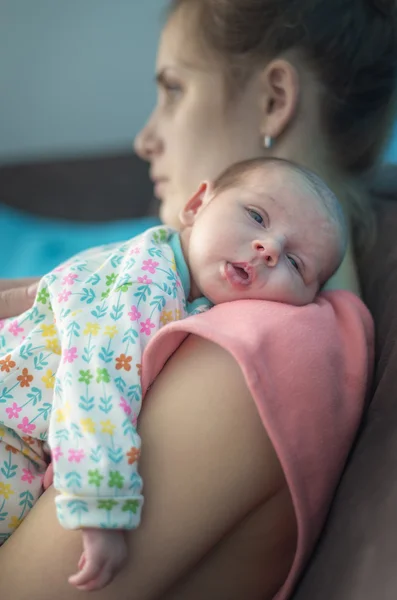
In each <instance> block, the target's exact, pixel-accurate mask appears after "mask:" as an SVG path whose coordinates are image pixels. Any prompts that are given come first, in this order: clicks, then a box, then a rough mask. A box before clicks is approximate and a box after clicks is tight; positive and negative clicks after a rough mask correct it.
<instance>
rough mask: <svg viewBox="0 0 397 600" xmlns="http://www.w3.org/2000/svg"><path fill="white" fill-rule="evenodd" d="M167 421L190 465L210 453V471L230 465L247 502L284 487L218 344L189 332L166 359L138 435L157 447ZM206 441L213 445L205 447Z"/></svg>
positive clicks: (234, 368) (236, 370)
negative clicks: (237, 475)
mask: <svg viewBox="0 0 397 600" xmlns="http://www.w3.org/2000/svg"><path fill="white" fill-rule="evenodd" d="M165 424H169V431H170V435H171V431H172V435H173V436H175V435H178V436H179V441H178V442H175V444H174V445H175V447H178V448H182V446H183V447H184V452H185V453H186V454H185V458H186V460H187V461H190V462H191V464H194V463H195V462H197V461H198V460H200V457H201V460H202V461H205V458H206V457H207V456H208V460H209V457H210V454H213V455H214V456H216V457H217V459H216V460H212V464H213V468H214V469H216V466H217V464H218V463H222V464H223V465H224V464H226V465H228V464H230V465H233V467H232V468H233V471H234V473H235V474H236V473H239V477H240V476H241V477H243V479H244V480H245V481H246V485H247V488H246V494H245V500H246V501H247V502H249V501H250V500H249V497H250V493H252V497H251V501H252V502H253V503H254V504H256V503H257V502H258V500H259V501H260V499H261V498H262V499H266V498H267V497H269V496H270V495H272V494H274V493H276V492H277V491H278V490H279V489H280V488H281V487H284V485H285V479H284V474H283V472H282V469H281V466H280V463H279V461H278V458H277V455H276V453H275V451H274V448H273V446H272V444H271V441H270V439H269V437H268V435H267V432H266V430H265V428H264V426H263V423H262V421H261V419H260V417H259V414H258V411H257V409H256V406H255V403H254V400H253V398H252V396H251V393H250V391H249V389H248V386H247V383H246V381H245V378H244V375H243V373H242V371H241V369H240V366H239V365H238V363H237V362H236V360H235V359H234V358H233V356H232V355H231V354H230V353H229V352H228V351H227V350H225V349H224V348H222V347H221V346H219V345H217V344H214V343H213V342H210V341H208V340H206V339H203V338H201V337H198V336H195V335H190V336H189V337H188V338H187V339H186V340H185V342H184V343H183V344H182V345H181V346H180V347H179V349H178V350H177V351H176V352H175V353H174V355H173V356H172V357H171V358H170V359H169V360H168V362H167V364H166V365H165V367H164V368H163V370H162V371H161V373H160V374H159V375H158V377H157V379H156V380H155V382H154V384H153V386H152V387H151V389H150V390H149V392H148V394H147V397H146V398H145V401H144V403H143V410H142V413H141V417H140V433H141V435H142V439H144V440H146V442H147V445H148V446H151V447H152V448H153V447H155V439H156V438H157V436H158V435H159V430H160V429H161V431H162V432H163V433H162V435H165V434H164V430H165V429H167V428H166V427H165ZM185 436H188V438H189V442H188V441H187V440H185ZM148 440H149V441H148ZM150 441H152V442H153V445H151V444H150ZM206 441H207V443H209V444H211V447H210V448H207V449H206V450H205V451H204V444H205V442H206ZM197 444H198V445H199V446H200V447H201V452H202V453H201V455H199V456H197V447H198V446H197ZM148 452H149V451H148ZM142 460H145V458H144V456H142ZM147 460H150V458H149V457H148V458H147ZM202 467H203V468H205V467H206V465H205V464H202ZM222 483H225V480H223V482H222ZM240 483H241V484H242V483H243V481H242V479H241V480H240ZM226 488H227V485H225V486H224V489H226ZM242 489H244V488H243V487H242ZM245 509H249V507H248V506H245Z"/></svg>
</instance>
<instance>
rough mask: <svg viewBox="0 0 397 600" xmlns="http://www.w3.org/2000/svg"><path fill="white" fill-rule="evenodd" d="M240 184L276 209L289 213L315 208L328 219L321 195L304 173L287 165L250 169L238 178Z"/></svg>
mask: <svg viewBox="0 0 397 600" xmlns="http://www.w3.org/2000/svg"><path fill="white" fill-rule="evenodd" d="M239 183H240V184H241V185H242V186H243V187H245V188H246V189H247V191H249V192H251V193H255V195H257V196H258V197H259V198H260V197H263V199H264V201H268V200H271V201H272V202H273V203H274V204H275V205H276V206H277V205H278V206H279V207H284V208H286V209H288V208H289V209H291V213H292V212H294V210H293V209H294V208H296V207H297V206H298V207H299V208H303V205H305V207H306V208H307V209H308V210H310V209H313V210H315V209H316V208H317V209H319V210H320V212H321V213H324V216H326V215H327V213H328V211H326V206H325V204H324V201H323V197H322V194H321V193H320V191H319V190H317V189H316V187H315V186H314V185H313V184H312V183H311V182H310V181H308V179H307V178H306V177H305V175H304V174H303V173H300V172H299V171H297V170H295V169H293V168H292V167H289V166H286V165H283V164H282V165H278V164H270V165H264V166H260V167H256V168H254V169H252V171H250V172H247V173H244V174H242V175H241V177H240V181H239Z"/></svg>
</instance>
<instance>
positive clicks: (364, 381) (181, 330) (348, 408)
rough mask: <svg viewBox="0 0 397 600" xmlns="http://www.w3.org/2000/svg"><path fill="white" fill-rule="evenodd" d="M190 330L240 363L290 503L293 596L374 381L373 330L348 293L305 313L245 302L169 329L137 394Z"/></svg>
mask: <svg viewBox="0 0 397 600" xmlns="http://www.w3.org/2000/svg"><path fill="white" fill-rule="evenodd" d="M189 333H194V334H196V335H199V336H201V337H204V338H207V339H209V340H211V341H213V342H215V343H217V344H219V345H221V346H223V347H224V348H225V349H227V350H228V351H229V352H230V353H231V354H232V355H233V356H234V357H235V359H236V361H237V362H238V364H239V365H240V367H241V369H242V371H243V373H244V376H245V378H246V381H247V385H248V387H249V389H250V391H251V393H252V396H253V399H254V401H255V404H256V406H257V409H258V412H259V415H260V418H261V420H262V422H263V425H264V427H265V428H266V430H267V432H268V434H269V436H270V439H271V440H272V443H273V445H274V447H275V449H276V452H277V454H278V457H279V459H280V462H281V465H282V467H283V469H284V472H285V476H286V479H287V483H288V485H289V488H290V491H291V496H292V499H293V503H294V507H295V512H296V518H297V524H298V543H297V550H296V555H295V560H294V563H293V565H292V568H291V571H290V574H289V577H288V579H287V581H286V582H285V584H284V586H283V587H282V589H281V590H280V591H279V592H278V594H277V595H276V597H275V598H276V600H285V599H286V598H288V597H289V596H290V594H291V592H292V589H293V587H294V585H295V583H296V580H297V578H298V576H299V574H300V572H301V570H302V568H303V567H304V565H305V563H306V561H307V559H308V557H309V555H310V553H311V551H312V550H313V546H314V544H315V542H316V540H317V538H318V536H319V533H320V531H321V528H322V526H323V524H324V520H325V518H326V514H327V511H328V509H329V505H330V502H331V499H332V495H333V492H334V489H335V486H336V485H337V482H338V479H339V477H340V475H341V472H342V469H343V467H344V464H345V461H346V458H347V455H348V452H349V449H350V447H351V445H352V442H353V440H354V437H355V434H356V432H357V428H358V425H359V423H360V419H361V416H362V412H363V407H364V402H365V397H366V393H367V391H368V386H369V384H370V378H371V372H372V360H373V323H372V319H371V316H370V314H369V312H368V311H367V309H366V308H365V306H364V305H363V303H362V302H361V301H360V300H359V299H358V298H357V297H356V296H354V295H353V294H351V293H349V292H342V291H338V292H327V293H325V294H322V295H321V296H320V297H319V298H318V300H317V301H316V302H315V303H313V304H310V305H309V306H304V307H292V306H287V305H283V304H278V303H273V302H263V301H257V300H242V301H239V302H232V303H229V304H223V305H219V306H216V307H214V308H213V309H211V310H210V311H209V312H207V313H205V314H202V315H198V316H194V317H190V318H188V319H186V320H184V321H178V322H175V323H171V324H170V325H167V326H166V327H165V328H163V329H162V330H160V332H159V333H158V334H157V335H156V336H155V337H154V338H153V340H152V341H151V342H150V343H149V345H148V347H147V349H146V351H145V354H144V356H143V361H142V362H143V368H142V372H143V392H144V393H145V392H146V390H147V388H148V386H149V385H150V384H151V382H152V381H153V380H154V378H155V377H156V375H157V374H158V373H159V371H160V370H161V368H162V367H163V365H164V364H165V362H166V361H167V360H168V358H169V357H170V356H171V355H172V354H173V352H174V351H175V350H176V348H177V347H178V346H179V345H180V344H181V343H182V341H183V340H184V339H185V338H186V336H187V335H188V334H189Z"/></svg>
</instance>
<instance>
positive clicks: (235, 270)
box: [223, 262, 255, 288]
mask: <svg viewBox="0 0 397 600" xmlns="http://www.w3.org/2000/svg"><path fill="white" fill-rule="evenodd" d="M223 275H224V278H225V279H226V280H227V281H228V282H229V283H230V284H231V285H232V286H233V287H238V288H242V287H247V286H249V285H251V283H252V282H253V281H254V278H255V270H254V268H253V267H252V266H251V265H250V264H249V263H231V262H226V263H225V266H224V269H223Z"/></svg>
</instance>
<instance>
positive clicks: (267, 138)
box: [263, 135, 273, 148]
mask: <svg viewBox="0 0 397 600" xmlns="http://www.w3.org/2000/svg"><path fill="white" fill-rule="evenodd" d="M263 145H264V147H265V148H271V147H272V146H273V138H272V137H271V136H270V135H265V137H264V138H263Z"/></svg>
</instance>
